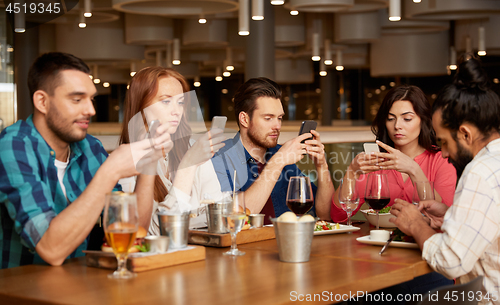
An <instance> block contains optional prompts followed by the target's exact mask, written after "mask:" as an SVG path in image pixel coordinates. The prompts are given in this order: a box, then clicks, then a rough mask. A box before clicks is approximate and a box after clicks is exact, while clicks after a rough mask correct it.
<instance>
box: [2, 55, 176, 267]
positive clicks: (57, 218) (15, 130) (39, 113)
mask: <svg viewBox="0 0 500 305" xmlns="http://www.w3.org/2000/svg"><path fill="white" fill-rule="evenodd" d="M89 72H90V70H89V68H88V66H87V65H86V64H85V63H84V62H83V61H82V60H81V59H79V58H77V57H75V56H73V55H70V54H65V53H47V54H44V55H42V56H40V57H39V58H38V59H37V60H36V61H35V63H34V64H33V65H32V67H31V68H30V71H29V75H28V86H29V90H30V95H31V97H32V101H33V105H34V113H33V114H32V115H31V116H30V117H29V118H28V119H27V120H26V121H21V120H20V121H18V122H17V123H15V124H14V125H12V126H9V127H7V128H6V129H5V130H3V132H2V133H1V134H0V147H1V150H2V153H1V154H0V261H1V268H10V267H16V266H20V265H26V264H32V263H43V262H46V263H48V264H51V265H61V264H62V263H63V261H64V260H65V259H66V258H70V257H77V256H81V255H83V254H82V250H85V249H86V248H87V239H88V235H89V233H90V231H91V230H92V228H93V227H94V224H95V223H96V220H97V219H98V218H99V216H100V214H101V212H102V210H103V207H104V198H105V195H106V193H109V192H111V191H112V190H113V189H115V190H117V189H119V187H118V186H117V182H118V180H119V179H120V178H124V177H129V176H133V175H137V174H138V172H137V169H136V164H137V162H135V161H134V156H133V154H134V153H137V152H139V153H141V152H142V153H144V152H147V151H148V150H149V151H151V149H152V148H151V144H149V143H150V142H149V141H148V140H145V141H143V142H144V143H142V144H144V145H142V144H141V145H142V146H141V145H136V146H134V145H132V146H131V145H121V146H120V147H119V148H117V149H116V150H115V151H114V152H113V153H112V154H110V155H109V156H108V154H107V153H106V151H105V150H104V148H103V147H102V144H101V143H100V142H99V141H98V140H97V139H96V138H94V137H92V136H90V135H88V134H87V128H88V126H89V123H90V118H91V117H92V116H93V115H94V114H95V110H94V106H93V98H94V96H95V95H96V88H95V86H94V84H93V82H92V80H91V79H90V77H89ZM165 127H166V126H163V128H162V126H160V127H159V128H158V130H157V134H159V136H158V137H157V138H155V139H154V141H153V142H154V143H155V146H154V149H155V151H156V150H161V147H162V146H164V147H165V148H169V147H170V148H171V146H169V145H171V141H170V136H169V134H168V133H166V132H165V130H164V129H166V128H165ZM146 142H147V143H146ZM160 155H161V154H160ZM153 177H154V176H153ZM152 181H153V180H151V183H148V184H143V185H142V189H141V190H139V191H138V193H140V194H141V191H144V192H146V191H150V192H152V191H153V183H152ZM138 197H139V195H138ZM138 201H139V205H138V206H139V217H140V224H141V225H142V226H145V227H147V226H148V224H149V222H150V217H151V210H152V201H151V202H146V201H142V202H141V201H140V200H138Z"/></svg>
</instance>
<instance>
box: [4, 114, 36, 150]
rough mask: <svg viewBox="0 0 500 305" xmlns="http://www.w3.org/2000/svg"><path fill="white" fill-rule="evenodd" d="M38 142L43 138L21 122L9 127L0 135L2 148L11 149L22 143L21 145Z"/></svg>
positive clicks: (30, 126)
mask: <svg viewBox="0 0 500 305" xmlns="http://www.w3.org/2000/svg"><path fill="white" fill-rule="evenodd" d="M40 140H43V138H42V137H41V136H40V134H39V133H38V132H37V131H36V129H35V127H34V126H32V125H30V124H28V123H26V122H25V121H22V120H19V121H17V122H16V123H14V124H12V125H10V126H9V127H7V128H5V129H4V130H3V131H2V132H1V133H0V146H1V147H3V148H6V147H13V146H15V145H16V143H17V144H19V143H22V145H25V144H27V143H29V142H32V143H38V142H40Z"/></svg>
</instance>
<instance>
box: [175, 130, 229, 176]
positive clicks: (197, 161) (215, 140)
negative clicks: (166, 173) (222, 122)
mask: <svg viewBox="0 0 500 305" xmlns="http://www.w3.org/2000/svg"><path fill="white" fill-rule="evenodd" d="M222 141H224V135H223V131H222V129H213V130H210V131H208V132H207V133H206V134H204V135H203V136H202V137H201V138H199V139H198V140H197V141H196V142H195V143H194V144H193V146H191V148H189V150H188V151H187V152H186V155H185V156H184V157H183V158H182V161H181V164H180V167H190V166H193V165H196V166H198V165H201V164H203V163H205V162H206V161H208V160H210V158H212V157H213V156H214V154H215V152H216V151H217V150H219V149H221V148H222V147H224V145H225V144H224V143H222Z"/></svg>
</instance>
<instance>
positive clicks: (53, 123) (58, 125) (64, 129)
mask: <svg viewBox="0 0 500 305" xmlns="http://www.w3.org/2000/svg"><path fill="white" fill-rule="evenodd" d="M46 120H47V126H48V127H49V129H50V130H51V131H52V132H53V133H54V134H55V135H56V136H57V137H58V138H59V139H61V140H62V141H64V142H66V143H73V142H79V141H81V140H83V139H84V138H85V136H86V135H87V132H86V131H85V132H84V133H83V135H80V134H75V133H74V132H73V133H72V132H71V130H72V127H73V122H68V120H67V119H66V118H64V116H63V115H61V113H60V112H59V110H58V109H57V107H51V108H50V110H49V111H48V112H47V115H46Z"/></svg>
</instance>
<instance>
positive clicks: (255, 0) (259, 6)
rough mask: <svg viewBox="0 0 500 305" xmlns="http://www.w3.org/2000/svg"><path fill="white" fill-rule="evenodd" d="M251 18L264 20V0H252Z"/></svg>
mask: <svg viewBox="0 0 500 305" xmlns="http://www.w3.org/2000/svg"><path fill="white" fill-rule="evenodd" d="M252 20H264V0H252Z"/></svg>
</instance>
